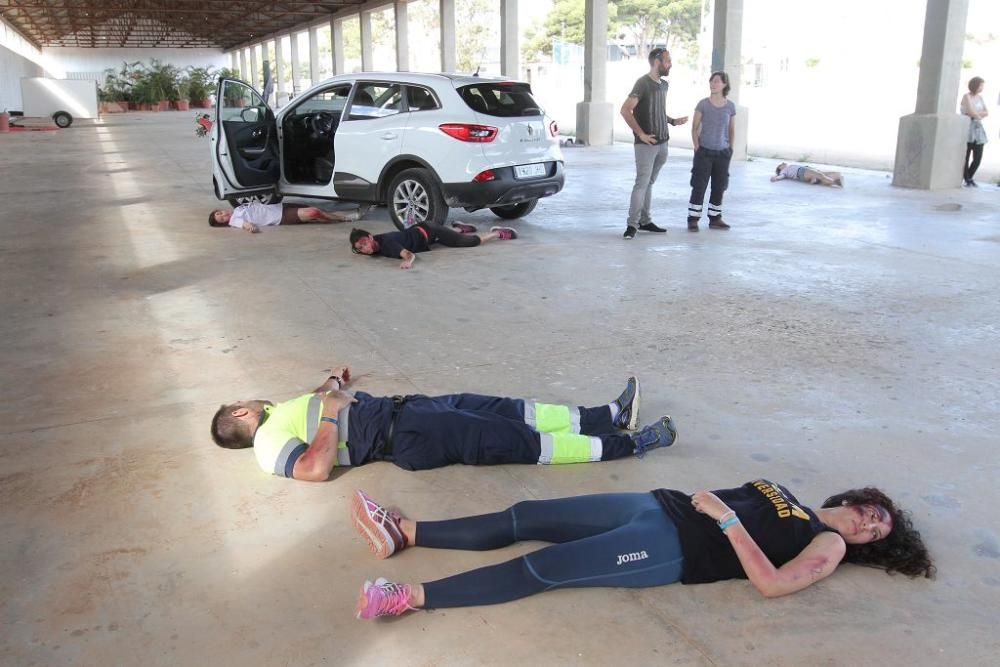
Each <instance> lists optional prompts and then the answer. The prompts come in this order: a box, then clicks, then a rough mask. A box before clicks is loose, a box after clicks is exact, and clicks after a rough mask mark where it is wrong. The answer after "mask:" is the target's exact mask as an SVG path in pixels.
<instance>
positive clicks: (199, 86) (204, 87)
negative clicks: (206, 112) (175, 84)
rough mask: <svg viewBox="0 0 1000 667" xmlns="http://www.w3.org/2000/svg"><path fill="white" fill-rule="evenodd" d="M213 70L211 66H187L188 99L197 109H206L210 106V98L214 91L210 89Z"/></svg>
mask: <svg viewBox="0 0 1000 667" xmlns="http://www.w3.org/2000/svg"><path fill="white" fill-rule="evenodd" d="M213 70H214V68H212V67H190V68H188V76H187V84H188V99H189V100H191V106H193V107H196V108H199V109H208V108H209V107H211V106H212V103H211V100H210V98H211V97H212V93H213V92H214V90H213V89H212V82H213V81H214V75H213Z"/></svg>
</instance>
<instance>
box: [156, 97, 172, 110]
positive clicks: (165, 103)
mask: <svg viewBox="0 0 1000 667" xmlns="http://www.w3.org/2000/svg"><path fill="white" fill-rule="evenodd" d="M153 111H170V100H160V101H159V102H158V103H157V104H156V105H155V108H154V109H153Z"/></svg>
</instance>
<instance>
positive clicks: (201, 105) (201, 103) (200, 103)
mask: <svg viewBox="0 0 1000 667" xmlns="http://www.w3.org/2000/svg"><path fill="white" fill-rule="evenodd" d="M191 106H194V107H197V108H198V109H211V108H212V100H196V101H194V102H191Z"/></svg>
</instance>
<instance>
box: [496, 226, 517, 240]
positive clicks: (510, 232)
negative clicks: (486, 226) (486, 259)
mask: <svg viewBox="0 0 1000 667" xmlns="http://www.w3.org/2000/svg"><path fill="white" fill-rule="evenodd" d="M490 231H491V232H496V235H497V238H498V239H500V240H501V241H513V240H514V239H516V238H517V232H516V231H514V229H513V228H512V227H490Z"/></svg>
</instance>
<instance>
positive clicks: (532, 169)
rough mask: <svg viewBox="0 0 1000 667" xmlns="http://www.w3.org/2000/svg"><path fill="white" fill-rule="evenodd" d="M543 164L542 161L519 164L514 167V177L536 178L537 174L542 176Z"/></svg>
mask: <svg viewBox="0 0 1000 667" xmlns="http://www.w3.org/2000/svg"><path fill="white" fill-rule="evenodd" d="M546 171H547V170H546V169H545V165H544V164H542V163H540V162H539V163H535V164H519V165H517V166H516V167H514V178H538V177H539V176H544V175H545V172H546Z"/></svg>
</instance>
